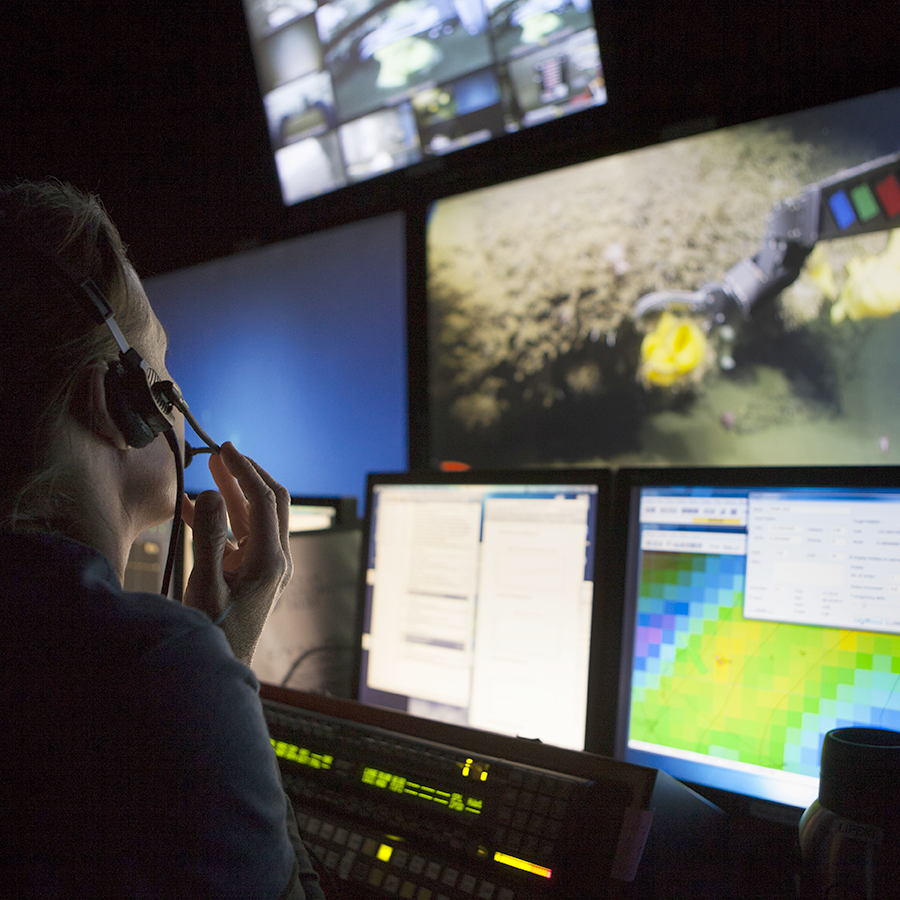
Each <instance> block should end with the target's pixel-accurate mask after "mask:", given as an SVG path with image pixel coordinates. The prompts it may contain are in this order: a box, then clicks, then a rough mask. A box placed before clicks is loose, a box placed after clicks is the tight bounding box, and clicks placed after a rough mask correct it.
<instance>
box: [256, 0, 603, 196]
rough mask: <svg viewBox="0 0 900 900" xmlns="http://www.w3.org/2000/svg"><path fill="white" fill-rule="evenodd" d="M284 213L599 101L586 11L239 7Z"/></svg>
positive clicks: (484, 4)
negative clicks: (292, 206)
mask: <svg viewBox="0 0 900 900" xmlns="http://www.w3.org/2000/svg"><path fill="white" fill-rule="evenodd" d="M244 7H245V11H246V17H247V23H248V28H249V32H250V38H251V43H252V47H253V54H254V58H255V61H256V70H257V75H258V78H259V84H260V91H261V93H262V97H263V103H264V105H265V110H266V118H267V121H268V127H269V136H270V139H271V144H272V148H273V151H274V154H275V163H276V167H277V169H278V177H279V181H280V184H281V192H282V197H283V199H284V202H285V203H286V204H294V203H297V202H299V201H301V200H304V199H307V198H309V197H313V196H316V195H319V194H324V193H328V192H330V191H333V190H335V189H337V188H340V187H343V186H345V185H348V184H352V183H354V182H359V181H363V180H365V179H368V178H372V177H373V176H376V175H380V174H382V173H384V172H389V171H392V170H396V169H402V168H404V167H406V166H409V165H411V164H413V163H417V162H419V161H421V160H423V159H426V158H427V157H429V156H430V157H435V156H442V155H444V154H447V153H450V152H452V151H455V150H459V149H461V148H464V147H468V146H472V145H474V144H480V143H484V142H487V141H490V140H492V139H493V138H497V137H500V136H502V135H504V134H507V133H510V132H514V131H518V130H520V129H523V128H529V127H532V126H534V125H539V124H541V123H542V122H545V121H547V120H550V119H555V118H559V117H560V116H564V115H567V114H569V113H573V112H576V111H579V110H583V109H587V108H589V107H592V106H599V105H603V104H604V103H605V102H606V86H605V81H604V76H603V69H602V65H601V60H600V49H599V46H598V41H597V30H596V24H595V19H594V13H593V9H592V6H591V2H590V0H381V2H376V0H330V2H322V0H244Z"/></svg>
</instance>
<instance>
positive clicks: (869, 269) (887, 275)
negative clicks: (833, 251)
mask: <svg viewBox="0 0 900 900" xmlns="http://www.w3.org/2000/svg"><path fill="white" fill-rule="evenodd" d="M898 310H900V229H897V230H895V231H893V232H891V237H890V240H889V241H888V245H887V247H886V248H885V250H884V252H883V253H880V254H879V255H878V256H869V257H865V258H864V257H857V258H856V259H851V260H850V262H848V263H847V280H846V281H845V282H844V286H843V287H842V288H841V292H840V294H839V295H838V299H837V303H835V304H834V306H832V307H831V321H832V322H835V323H837V322H843V320H844V319H853V320H857V319H867V318H877V317H880V318H883V317H885V316H891V315H893V314H894V313H895V312H897V311H898Z"/></svg>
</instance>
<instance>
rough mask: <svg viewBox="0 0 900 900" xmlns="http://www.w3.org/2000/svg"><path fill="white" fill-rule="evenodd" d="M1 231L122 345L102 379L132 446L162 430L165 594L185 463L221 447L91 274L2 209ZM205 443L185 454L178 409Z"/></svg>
mask: <svg viewBox="0 0 900 900" xmlns="http://www.w3.org/2000/svg"><path fill="white" fill-rule="evenodd" d="M0 229H2V230H3V231H4V232H5V234H6V235H8V236H10V237H12V238H13V239H14V240H15V241H16V242H17V243H18V244H19V245H20V246H21V247H22V248H23V249H24V250H25V251H27V252H29V253H31V254H32V255H33V256H35V257H37V258H38V259H40V260H41V261H43V262H45V263H46V264H47V265H48V267H49V271H50V274H51V275H52V277H53V278H54V280H55V281H56V282H57V283H58V284H59V285H60V287H62V289H63V290H64V291H65V292H66V293H67V294H68V295H69V296H70V297H72V298H73V299H74V300H75V301H76V302H77V303H78V304H79V305H80V306H81V307H82V308H83V309H84V310H85V311H86V312H87V313H88V315H89V316H91V317H92V318H93V319H95V320H96V321H97V322H98V323H100V324H104V325H106V327H107V328H108V329H109V331H110V333H111V334H112V336H113V338H114V340H115V342H116V344H117V345H118V347H119V358H118V359H116V360H112V361H110V362H109V369H108V370H107V372H106V375H105V378H104V387H105V391H106V402H107V407H108V409H109V413H110V416H111V417H112V419H113V421H114V422H115V424H116V426H117V427H118V429H119V431H120V432H121V433H122V436H123V437H124V439H125V442H126V443H127V444H128V446H129V447H134V448H136V449H140V448H142V447H146V446H147V445H148V444H149V443H150V442H151V441H153V440H154V439H155V438H156V437H157V435H160V434H163V435H165V437H166V440H167V441H168V443H169V446H170V447H171V448H172V453H173V454H174V456H175V470H176V475H177V482H178V484H177V497H176V502H175V515H174V518H173V522H172V534H171V536H170V538H169V551H168V554H167V558H166V567H165V571H164V574H163V582H162V589H161V592H162V593H163V594H164V595H168V593H169V583H170V580H171V577H172V568H173V563H174V559H175V548H176V546H177V544H178V535H179V531H180V528H181V505H182V499H183V496H184V467H185V466H188V465H190V463H191V460H192V459H193V458H194V456H195V455H196V454H197V453H218V452H219V445H218V444H216V443H215V442H214V441H213V440H212V438H211V437H210V436H209V435H208V434H207V433H206V432H205V431H204V430H203V428H201V426H200V424H199V423H198V422H197V420H196V419H195V418H194V416H193V414H192V413H191V411H190V408H189V407H188V405H187V402H186V401H185V399H184V396H183V395H182V393H181V391H180V390H179V388H178V385H176V384H175V382H173V381H170V380H168V379H163V378H161V377H160V376H159V374H158V373H157V372H156V371H155V370H154V369H153V368H152V366H150V365H148V364H147V362H146V361H145V360H144V359H143V357H142V356H141V355H140V354H139V353H138V352H137V350H135V349H134V347H132V346H131V345H130V344H129V343H128V341H127V340H126V339H125V335H124V334H123V333H122V329H121V328H120V327H119V324H118V322H116V319H115V315H114V314H113V308H112V306H111V304H110V302H109V300H108V299H107V298H106V296H105V295H104V293H103V291H101V290H100V288H99V287H98V286H97V284H96V283H95V282H94V280H93V279H92V278H90V277H84V278H81V277H79V276H78V275H77V274H76V273H75V271H74V270H73V269H72V268H71V267H70V266H69V264H68V263H67V262H66V261H65V260H64V259H62V258H61V257H60V256H59V255H58V254H57V253H54V252H53V251H52V250H50V249H49V248H48V247H45V246H43V245H41V244H40V243H39V242H37V241H34V240H31V239H30V238H28V237H26V236H25V235H23V234H21V233H20V232H19V230H18V229H17V228H16V227H15V226H14V224H13V223H12V222H10V221H9V220H8V219H7V217H6V213H5V211H4V210H2V209H0ZM176 409H177V410H178V411H179V412H180V413H181V414H182V415H183V416H184V419H185V421H186V422H187V423H188V424H189V425H190V426H191V428H192V429H193V430H194V431H195V432H196V433H197V436H198V437H199V438H200V439H201V440H202V441H203V443H204V444H206V447H201V448H194V447H191V446H190V445H189V444H188V443H187V442H185V444H184V457H183V458H182V453H181V449H180V447H179V446H178V440H177V438H176V436H175V412H174V411H175V410H176Z"/></svg>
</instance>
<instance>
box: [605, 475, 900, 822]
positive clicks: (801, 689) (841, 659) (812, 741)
mask: <svg viewBox="0 0 900 900" xmlns="http://www.w3.org/2000/svg"><path fill="white" fill-rule="evenodd" d="M616 502H617V503H618V504H619V505H618V507H617V508H618V509H620V510H622V512H623V517H622V526H623V528H622V531H621V533H620V534H619V535H618V541H619V543H620V547H621V549H622V553H623V555H622V557H621V562H622V564H623V568H622V574H623V582H624V600H625V606H624V628H623V640H622V668H621V675H622V677H621V683H620V709H619V721H618V736H617V743H618V748H617V749H618V752H619V753H620V754H621V755H622V756H623V758H624V759H626V760H628V761H630V762H635V763H641V764H644V765H650V766H654V767H657V768H660V769H663V770H664V771H666V772H668V773H669V774H671V775H673V776H675V777H677V778H679V779H681V780H683V781H686V782H689V783H692V784H697V785H701V786H706V787H712V788H716V789H719V790H722V791H728V792H733V793H736V794H742V795H746V796H749V797H754V798H758V799H761V800H766V801H773V802H775V803H780V804H783V805H786V806H791V807H796V808H800V809H802V808H805V807H806V806H808V805H809V804H810V803H811V802H812V801H813V800H814V799H815V798H816V796H817V794H818V775H819V762H820V756H821V749H822V741H823V739H824V736H825V734H826V732H827V731H829V730H830V729H833V728H840V727H844V726H849V725H864V726H871V727H877V728H888V729H894V730H897V729H900V603H898V600H900V473H898V472H897V470H896V469H895V468H893V467H890V468H888V467H885V468H878V467H874V468H865V467H862V468H854V469H833V468H822V469H720V470H712V469H693V470H691V469H671V470H667V469H655V470H649V469H632V470H628V469H625V470H621V471H620V472H619V473H617V486H616ZM626 515H627V533H626V530H625V521H626V519H625V516H626Z"/></svg>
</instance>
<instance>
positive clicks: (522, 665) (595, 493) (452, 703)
mask: <svg viewBox="0 0 900 900" xmlns="http://www.w3.org/2000/svg"><path fill="white" fill-rule="evenodd" d="M610 489H611V483H610V474H609V472H608V471H605V470H602V471H598V470H590V469H580V470H557V471H546V472H545V471H539V472H538V471H521V472H505V473H473V472H465V473H453V474H450V473H436V472H430V473H424V474H423V473H419V474H412V475H409V474H407V475H396V474H395V475H370V476H369V485H368V502H367V508H366V521H367V538H366V539H364V545H365V552H366V554H367V555H366V560H365V577H364V582H365V584H364V586H363V594H364V597H363V603H362V654H361V661H360V680H359V699H360V700H361V701H362V702H364V703H370V704H375V705H381V706H386V707H391V708H394V709H401V710H403V711H405V712H408V713H411V714H414V715H418V716H423V717H425V718H432V719H438V720H443V721H448V722H453V723H456V724H462V725H467V726H470V727H473V728H479V729H483V730H486V731H493V732H498V733H501V734H507V735H514V736H522V737H527V738H536V739H540V740H542V741H544V742H546V743H550V744H555V745H557V746H561V747H569V748H574V749H578V750H581V749H584V748H585V745H586V743H587V744H590V742H591V741H590V737H589V736H590V732H591V727H592V725H591V721H590V720H591V715H590V708H591V702H592V698H591V697H589V692H588V681H589V678H588V676H589V666H590V644H591V628H592V618H593V615H592V614H593V611H594V604H595V594H596V591H595V584H596V582H597V575H598V573H597V559H598V548H599V545H600V544H601V542H602V537H603V533H604V531H605V521H606V515H607V511H608V503H609V495H610Z"/></svg>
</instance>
